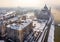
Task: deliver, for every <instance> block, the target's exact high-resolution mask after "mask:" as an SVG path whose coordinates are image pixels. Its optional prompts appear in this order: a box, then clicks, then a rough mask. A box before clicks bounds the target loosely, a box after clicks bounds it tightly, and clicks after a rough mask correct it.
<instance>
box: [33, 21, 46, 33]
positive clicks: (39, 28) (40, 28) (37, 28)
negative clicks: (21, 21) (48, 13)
mask: <svg viewBox="0 0 60 42" xmlns="http://www.w3.org/2000/svg"><path fill="white" fill-rule="evenodd" d="M34 24H35V28H34V29H33V30H34V31H41V32H42V31H43V29H44V27H45V25H46V22H42V23H39V22H38V21H33V25H34Z"/></svg>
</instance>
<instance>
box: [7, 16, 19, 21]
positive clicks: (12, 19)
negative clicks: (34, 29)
mask: <svg viewBox="0 0 60 42" xmlns="http://www.w3.org/2000/svg"><path fill="white" fill-rule="evenodd" d="M18 18H19V17H14V18H11V19H8V21H12V22H13V21H16V20H18Z"/></svg>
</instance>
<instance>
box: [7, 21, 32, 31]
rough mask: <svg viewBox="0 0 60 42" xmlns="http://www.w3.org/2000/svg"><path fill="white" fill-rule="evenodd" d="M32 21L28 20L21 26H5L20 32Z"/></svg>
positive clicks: (14, 24)
mask: <svg viewBox="0 0 60 42" xmlns="http://www.w3.org/2000/svg"><path fill="white" fill-rule="evenodd" d="M31 22H32V21H30V20H25V21H24V23H21V24H16V23H13V24H9V25H7V28H11V29H15V30H22V29H23V28H25V27H26V26H28V25H29V24H30V23H31Z"/></svg>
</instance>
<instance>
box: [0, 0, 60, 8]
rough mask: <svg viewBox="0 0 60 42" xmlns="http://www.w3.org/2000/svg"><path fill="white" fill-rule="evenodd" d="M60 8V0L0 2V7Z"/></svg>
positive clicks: (5, 0) (13, 0)
mask: <svg viewBox="0 0 60 42" xmlns="http://www.w3.org/2000/svg"><path fill="white" fill-rule="evenodd" d="M45 4H47V5H48V6H59V4H60V0H0V7H18V6H20V7H38V8H39V7H41V6H44V5H45Z"/></svg>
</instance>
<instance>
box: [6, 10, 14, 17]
mask: <svg viewBox="0 0 60 42" xmlns="http://www.w3.org/2000/svg"><path fill="white" fill-rule="evenodd" d="M13 12H15V11H11V12H7V14H5V16H7V15H10V14H12V13H13Z"/></svg>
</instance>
